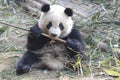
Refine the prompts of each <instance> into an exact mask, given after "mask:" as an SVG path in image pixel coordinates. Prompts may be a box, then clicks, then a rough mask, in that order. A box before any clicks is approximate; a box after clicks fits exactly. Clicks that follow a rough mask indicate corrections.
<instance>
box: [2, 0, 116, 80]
mask: <svg viewBox="0 0 120 80" xmlns="http://www.w3.org/2000/svg"><path fill="white" fill-rule="evenodd" d="M57 3H59V4H61V5H63V6H65V5H67V6H68V7H71V6H72V8H74V10H76V11H77V10H79V8H81V7H85V8H82V9H81V10H84V11H85V12H86V13H85V14H87V13H89V12H90V11H91V10H92V9H91V8H92V7H93V5H92V3H89V4H88V2H86V1H82V0H81V1H79V0H76V2H74V0H58V2H57ZM83 3H84V4H83ZM68 4H69V5H68ZM86 5H87V6H89V7H86ZM91 14H92V13H90V15H91ZM83 15H84V14H83ZM76 16H79V15H77V14H76V15H74V19H75V17H76ZM87 17H88V16H87ZM81 18H82V17H77V19H76V20H81ZM87 19H89V18H87ZM37 20H38V18H34V17H33V16H32V15H30V14H28V13H25V12H24V10H23V9H21V8H19V7H17V8H13V7H10V6H9V7H4V6H2V5H1V4H0V21H3V22H6V23H11V24H13V25H17V26H20V27H23V28H26V29H29V27H30V26H31V25H32V24H34V23H35V22H36V21H37ZM84 20H85V19H84ZM2 26H3V25H2V24H0V27H2ZM26 34H27V32H26V31H22V30H18V29H14V28H9V29H8V31H7V32H5V34H3V35H2V39H3V41H2V42H3V43H4V45H5V46H11V47H6V48H3V47H0V80H114V78H112V77H110V76H108V75H104V73H100V72H99V73H100V74H99V75H94V74H93V75H87V76H82V75H78V73H77V72H72V71H65V70H63V71H47V70H38V69H32V70H31V71H30V72H29V73H27V74H24V75H20V76H18V75H16V73H15V68H16V64H17V62H18V60H19V59H20V57H21V56H22V54H23V52H24V51H25V43H26ZM96 72H97V71H96ZM95 74H97V73H95Z"/></svg>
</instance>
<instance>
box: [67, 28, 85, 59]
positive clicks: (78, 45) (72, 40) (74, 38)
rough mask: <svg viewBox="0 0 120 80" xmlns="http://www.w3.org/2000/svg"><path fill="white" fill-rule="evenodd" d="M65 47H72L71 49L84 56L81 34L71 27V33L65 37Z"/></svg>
mask: <svg viewBox="0 0 120 80" xmlns="http://www.w3.org/2000/svg"><path fill="white" fill-rule="evenodd" d="M67 48H68V50H70V49H69V48H72V50H74V51H77V52H80V53H81V55H83V56H85V57H86V54H85V53H84V51H85V50H86V48H85V45H84V42H83V38H82V35H81V33H80V31H79V30H77V29H75V28H73V29H72V31H71V33H70V34H69V35H68V38H67Z"/></svg>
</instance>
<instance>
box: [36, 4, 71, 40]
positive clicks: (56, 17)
mask: <svg viewBox="0 0 120 80" xmlns="http://www.w3.org/2000/svg"><path fill="white" fill-rule="evenodd" d="M64 10H65V8H64V7H62V6H60V5H51V6H50V10H49V11H48V12H46V13H41V16H40V20H39V22H38V24H39V27H40V28H41V29H42V30H43V32H44V33H46V34H49V35H51V33H55V34H57V37H61V38H62V37H66V36H67V35H68V34H69V33H70V32H71V29H72V27H73V20H72V19H71V17H69V16H67V15H66V14H65V13H64ZM49 22H52V27H51V28H50V29H49V30H48V29H47V28H46V25H47V24H48V23H49ZM60 23H62V24H63V26H64V30H63V31H61V30H60V29H59V27H58V26H59V24H60Z"/></svg>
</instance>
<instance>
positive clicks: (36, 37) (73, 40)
mask: <svg viewBox="0 0 120 80" xmlns="http://www.w3.org/2000/svg"><path fill="white" fill-rule="evenodd" d="M30 30H31V32H32V33H30V34H29V35H28V38H27V52H25V53H24V55H23V57H22V58H21V60H20V61H19V62H18V65H17V68H16V74H18V75H19V74H23V73H27V72H29V71H30V69H31V67H32V65H33V64H34V63H36V62H38V57H39V56H40V55H36V54H35V53H33V52H31V51H36V50H38V49H41V48H42V47H43V46H44V45H45V44H47V43H48V42H49V41H50V39H49V38H46V37H44V36H42V35H40V34H41V32H42V31H41V29H40V28H39V27H38V24H36V25H34V26H33V27H31V29H30ZM64 40H66V41H67V43H66V44H65V46H66V47H67V49H68V50H69V51H70V52H72V51H71V50H70V49H69V48H68V47H70V48H72V49H74V50H75V51H78V52H80V53H81V54H82V55H85V54H83V53H82V51H83V50H85V46H84V44H83V39H82V36H81V34H80V32H79V31H78V30H77V29H74V28H73V29H72V31H71V33H70V34H69V35H68V36H66V37H65V38H64ZM75 54H76V53H74V54H73V52H72V53H71V54H70V56H71V57H73V56H74V55H75Z"/></svg>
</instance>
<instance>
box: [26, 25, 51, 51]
mask: <svg viewBox="0 0 120 80" xmlns="http://www.w3.org/2000/svg"><path fill="white" fill-rule="evenodd" d="M30 31H31V32H30V33H29V34H28V37H27V49H28V50H32V51H36V50H37V49H41V48H42V47H43V46H44V45H45V44H46V43H48V42H49V41H50V39H49V38H47V37H44V36H43V35H41V33H42V30H41V29H40V28H39V26H38V24H36V25H34V26H33V27H31V28H30Z"/></svg>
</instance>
